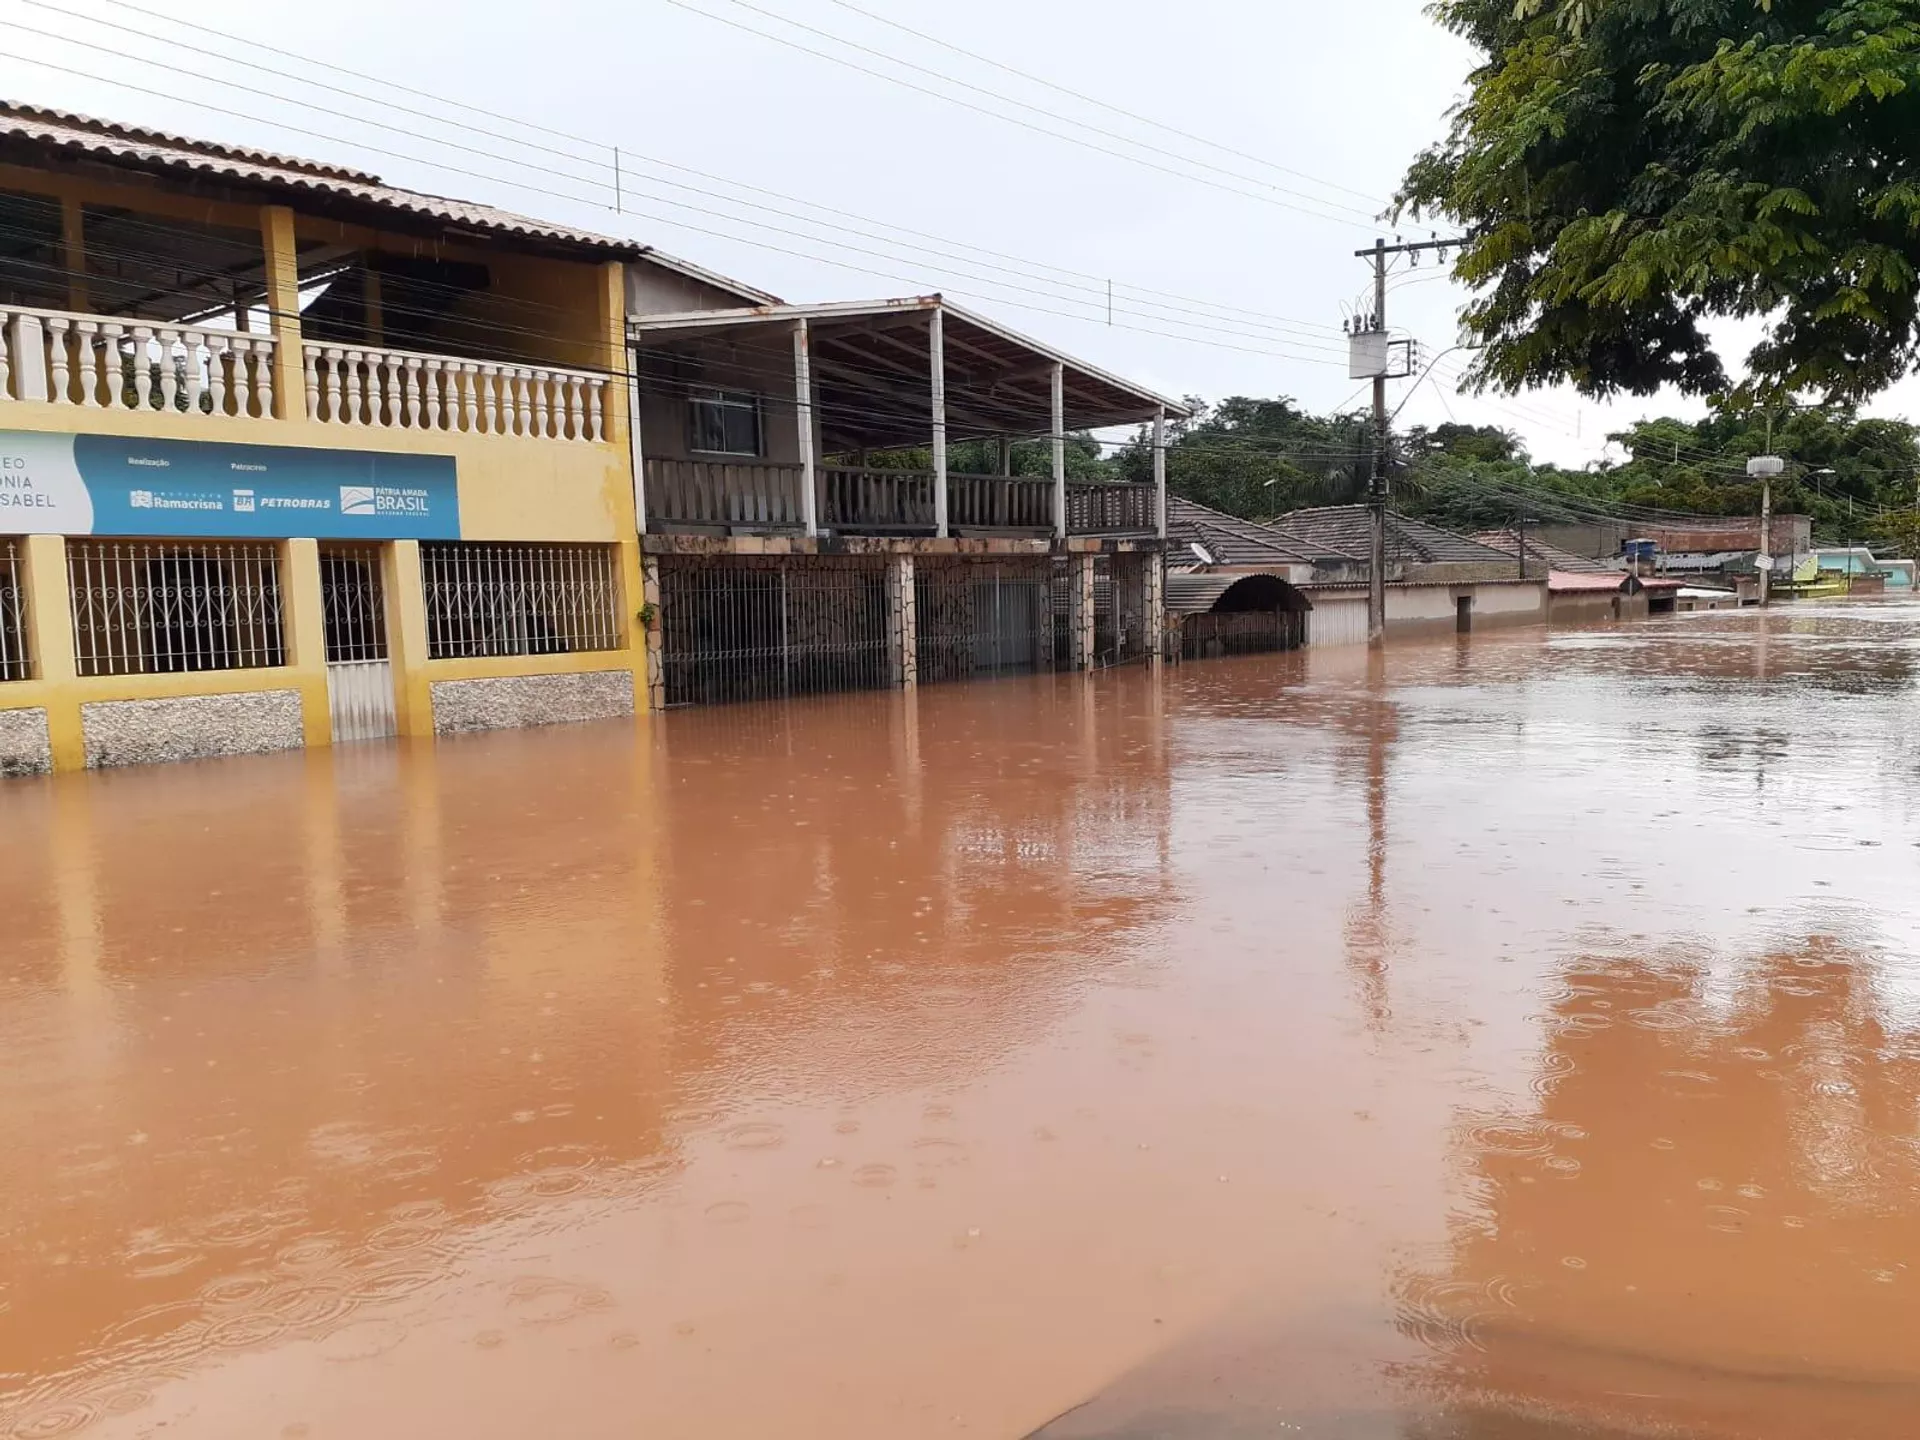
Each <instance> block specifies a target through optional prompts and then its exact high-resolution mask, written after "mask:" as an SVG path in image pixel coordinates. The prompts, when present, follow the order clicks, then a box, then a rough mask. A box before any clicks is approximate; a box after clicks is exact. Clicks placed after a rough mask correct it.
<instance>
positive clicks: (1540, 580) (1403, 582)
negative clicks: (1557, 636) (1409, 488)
mask: <svg viewBox="0 0 1920 1440" xmlns="http://www.w3.org/2000/svg"><path fill="white" fill-rule="evenodd" d="M1266 528H1267V529H1269V530H1271V531H1273V532H1275V533H1276V534H1277V535H1278V536H1279V537H1280V538H1281V539H1282V540H1284V541H1285V542H1287V543H1289V544H1293V545H1297V546H1308V547H1313V546H1319V547H1323V548H1327V549H1332V550H1338V551H1342V552H1345V553H1347V554H1352V555H1358V556H1360V557H1362V558H1363V561H1364V558H1365V557H1367V556H1368V555H1369V554H1370V552H1371V546H1372V528H1373V518H1372V515H1371V514H1370V512H1369V511H1368V509H1367V507H1366V506H1365V505H1327V506H1321V507H1319V508H1316V509H1311V510H1292V511H1289V512H1288V513H1287V514H1285V515H1282V516H1280V517H1279V518H1278V519H1276V520H1273V521H1271V522H1269V524H1268V525H1267V527H1266ZM1386 581H1387V614H1386V624H1387V634H1388V636H1389V637H1394V636H1411V635H1419V634H1446V633H1458V634H1465V633H1467V632H1468V631H1470V630H1472V629H1474V628H1475V626H1476V625H1480V626H1486V625H1528V624H1539V623H1542V622H1544V621H1545V620H1546V619H1547V582H1546V576H1545V575H1544V574H1530V575H1528V576H1526V577H1522V576H1521V574H1520V573H1519V565H1518V563H1517V562H1516V561H1515V559H1514V557H1512V556H1510V555H1507V554H1503V553H1502V552H1501V551H1499V550H1497V549H1495V548H1494V547H1492V546H1489V545H1483V544H1481V543H1480V542H1479V541H1477V540H1473V539H1469V538H1468V537H1467V536H1465V535H1456V534H1455V533H1454V532H1453V531H1451V530H1443V529H1441V528H1440V527H1439V526H1438V525H1429V524H1428V523H1427V522H1426V521H1424V520H1415V519H1413V518H1412V517H1411V516H1407V515H1400V514H1397V513H1394V512H1391V511H1390V512H1389V513H1388V515H1387V572H1386ZM1307 593H1308V597H1309V598H1310V599H1311V600H1312V601H1313V604H1314V608H1315V611H1316V614H1318V613H1319V612H1322V611H1325V610H1327V609H1328V607H1329V606H1330V605H1332V604H1333V603H1335V602H1336V601H1338V600H1344V601H1345V602H1346V603H1347V604H1348V605H1352V604H1354V603H1356V601H1357V603H1358V605H1359V607H1360V612H1359V613H1360V621H1359V630H1360V634H1359V638H1360V639H1362V640H1364V639H1365V636H1366V620H1365V605H1366V571H1365V568H1364V564H1363V567H1362V569H1361V571H1360V574H1359V578H1358V579H1357V580H1342V581H1329V580H1318V579H1317V580H1316V581H1315V582H1314V583H1313V584H1312V585H1310V586H1308V587H1307ZM1314 628H1315V632H1316V636H1317V634H1318V633H1319V631H1320V628H1321V627H1320V624H1319V622H1318V621H1317V620H1316V623H1315V627H1314ZM1328 628H1329V629H1330V628H1332V627H1331V626H1329V627H1328ZM1314 643H1316V644H1318V643H1321V642H1320V641H1319V640H1318V639H1317V638H1316V640H1315V642H1314Z"/></svg>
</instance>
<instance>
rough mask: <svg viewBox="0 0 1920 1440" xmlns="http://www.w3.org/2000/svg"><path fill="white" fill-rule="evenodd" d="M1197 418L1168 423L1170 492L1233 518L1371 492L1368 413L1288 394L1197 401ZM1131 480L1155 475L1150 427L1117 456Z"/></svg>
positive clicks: (1333, 502) (1328, 502)
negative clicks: (1313, 407) (1325, 408)
mask: <svg viewBox="0 0 1920 1440" xmlns="http://www.w3.org/2000/svg"><path fill="white" fill-rule="evenodd" d="M1189 403H1190V404H1191V405H1192V406H1193V410H1194V414H1193V417H1192V418H1191V419H1188V420H1178V421H1174V422H1172V423H1171V424H1170V425H1169V427H1168V442H1167V445H1168V448H1167V489H1168V490H1169V491H1171V492H1172V493H1173V494H1175V495H1181V496H1184V497H1186V498H1187V499H1189V500H1197V501H1199V502H1200V503H1201V504H1202V505H1210V506H1212V507H1213V508H1214V509H1216V510H1224V511H1225V512H1227V513H1228V514H1229V515H1240V516H1245V517H1250V518H1264V517H1268V516H1272V515H1277V514H1279V513H1280V512H1282V511H1284V510H1297V509H1299V508H1300V507H1301V506H1304V505H1336V504H1344V503H1346V502H1347V501H1349V500H1354V499H1357V498H1359V496H1360V495H1361V494H1362V493H1363V492H1364V491H1365V489H1366V483H1367V476H1368V474H1369V473H1370V469H1369V467H1370V465H1371V457H1372V453H1373V451H1372V438H1371V437H1372V429H1371V426H1372V422H1371V421H1370V420H1369V419H1368V417H1367V416H1366V414H1365V413H1364V412H1363V411H1358V410H1349V411H1342V412H1340V413H1337V414H1333V415H1314V414H1311V413H1310V412H1308V411H1305V410H1302V409H1301V408H1300V406H1299V405H1298V404H1296V403H1295V402H1294V401H1293V400H1292V399H1290V398H1288V397H1287V396H1284V395H1283V396H1281V397H1279V398H1278V399H1274V400H1254V399H1249V398H1247V397H1246V396H1244V395H1236V396H1232V397H1230V398H1229V399H1226V400H1222V401H1221V402H1220V403H1219V404H1218V405H1212V406H1209V405H1206V404H1204V403H1202V402H1200V401H1197V400H1192V401H1189ZM1116 459H1117V464H1118V469H1119V473H1120V475H1121V477H1122V478H1124V479H1128V480H1147V479H1151V478H1152V474H1153V450H1152V444H1151V441H1150V439H1149V437H1148V435H1147V433H1146V432H1145V431H1144V430H1143V431H1142V432H1141V433H1140V435H1138V436H1137V437H1136V438H1135V439H1134V441H1133V443H1132V444H1130V445H1128V446H1127V447H1126V448H1125V449H1123V450H1122V451H1121V452H1120V453H1119V455H1118V456H1117V457H1116Z"/></svg>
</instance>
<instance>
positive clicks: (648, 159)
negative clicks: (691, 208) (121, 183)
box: [22, 0, 1327, 336]
mask: <svg viewBox="0 0 1920 1440" xmlns="http://www.w3.org/2000/svg"><path fill="white" fill-rule="evenodd" d="M22 3H25V4H30V5H34V6H36V7H37V8H40V9H44V10H49V11H52V12H54V13H56V14H60V15H62V16H65V17H67V18H69V19H76V20H84V21H87V22H89V23H91V24H95V25H101V26H105V27H109V28H112V29H116V30H120V31H122V32H123V33H126V34H131V35H137V36H140V37H141V38H143V39H147V40H154V41H158V42H160V43H162V44H169V45H174V46H176V47H178V48H181V49H185V50H189V51H191V52H192V53H195V54H200V55H208V56H212V57H213V58H217V59H221V60H223V61H225V62H227V63H231V64H236V65H242V66H245V67H247V68H248V69H252V70H257V71H260V72H262V73H264V74H269V75H273V76H275V77H276V78H279V79H285V80H292V81H294V82H295V83H298V84H305V85H312V86H315V87H316V88H319V89H325V90H330V91H332V92H334V93H336V94H341V95H345V96H348V97H349V98H352V99H356V100H360V101H362V102H363V103H367V104H375V105H387V106H390V107H391V108H396V109H399V110H400V111H401V112H402V113H406V114H412V115H416V116H420V117H421V118H426V119H432V120H434V121H435V122H436V123H440V124H453V123H456V122H453V121H449V120H445V119H442V118H441V117H437V116H433V115H432V114H431V113H430V112H427V111H421V110H415V109H411V108H408V107H397V106H392V102H390V101H388V100H385V99H382V98H378V97H375V96H370V95H365V94H362V93H361V92H358V91H353V90H347V89H345V88H343V87H340V86H334V85H329V84H327V83H326V82H323V81H317V80H314V79H312V78H310V77H307V76H302V75H296V74H293V73H291V72H289V71H286V70H281V69H277V68H275V67H273V66H267V65H261V64H259V63H257V62H255V61H251V60H247V59H245V58H243V57H240V56H234V55H227V54H224V53H222V52H216V51H208V50H206V49H204V48H202V47H199V46H191V45H187V44H185V43H184V42H182V41H178V40H174V39H171V38H169V37H166V36H162V35H156V34H153V33H152V32H150V31H145V30H140V29H137V28H135V27H132V26H126V25H121V24H119V23H118V22H116V21H110V20H104V19H102V18H100V17H98V16H94V15H89V14H86V13H84V12H76V11H72V10H68V9H65V8H63V7H61V6H59V5H54V4H50V3H47V0H22ZM107 3H109V4H112V5H114V6H116V7H117V8H119V9H122V10H130V11H133V12H134V13H136V14H141V15H146V16H149V17H150V18H153V19H157V20H162V21H166V22H167V23H171V24H176V25H180V26H184V27H186V28H188V29H190V30H193V31H195V32H198V33H200V34H205V35H210V36H214V37H216V38H218V39H221V40H223V41H226V42H227V43H228V44H230V45H244V46H249V47H252V48H254V49H258V50H262V51H265V52H267V53H269V54H274V55H281V56H286V57H288V58H292V59H296V60H302V61H304V63H309V64H312V65H316V66H319V67H320V68H323V69H325V70H328V71H330V72H332V73H335V74H340V75H346V76H349V77H351V78H354V79H358V80H363V81H365V82H367V83H368V84H371V85H376V86H379V87H381V88H382V89H398V90H400V91H402V92H404V93H406V94H410V95H415V96H418V97H421V98H424V99H428V100H433V101H434V102H436V103H438V104H443V105H447V106H451V107H453V108H456V109H461V110H465V111H468V112H470V113H474V114H478V115H482V116H485V117H486V118H488V119H491V120H496V121H499V122H500V123H502V124H506V125H512V126H519V127H523V128H526V129H530V130H535V131H539V132H540V133H543V134H550V135H555V136H558V137H559V138H562V139H568V140H573V141H575V142H576V143H578V144H582V145H587V146H589V147H592V148H593V149H594V150H596V151H599V150H606V151H608V152H609V153H616V152H617V153H618V154H620V156H621V158H622V159H623V160H626V161H634V160H638V161H641V162H643V163H645V164H649V165H655V166H658V167H660V168H663V169H667V170H673V171H676V172H677V173H680V174H683V175H692V176H695V177H698V178H700V179H703V180H708V181H711V182H713V183H715V184H721V185H727V186H731V187H732V188H734V189H736V190H742V191H746V192H748V193H750V194H756V195H766V196H769V197H771V198H773V199H776V200H781V201H784V202H786V203H788V204H794V205H801V206H804V207H806V208H807V209H810V210H815V211H818V212H820V213H821V214H826V215H835V216H838V217H840V218H842V219H847V220H854V221H857V222H859V223H860V224H863V225H868V226H877V227H879V228H880V229H882V230H888V231H892V232H894V233H896V234H901V235H910V236H913V237H915V238H916V239H923V240H932V241H934V242H936V243H938V244H942V245H950V246H952V247H954V248H955V249H959V250H965V251H971V252H973V253H975V254H978V255H987V256H991V257H994V258H996V259H1000V260H1008V261H1012V262H1013V263H1014V265H1015V266H1017V267H1024V269H1026V270H1044V271H1051V272H1053V273H1054V274H1057V275H1064V276H1069V277H1071V278H1073V279H1076V280H1082V281H1086V282H1088V283H1087V284H1086V285H1084V286H1081V287H1077V288H1083V289H1087V290H1089V291H1093V290H1095V289H1098V291H1099V293H1101V294H1104V293H1105V287H1106V286H1107V285H1108V284H1113V285H1115V286H1116V288H1118V289H1120V290H1124V291H1129V292H1132V293H1133V294H1135V295H1137V296H1142V297H1152V296H1161V297H1163V298H1165V299H1169V300H1178V301H1182V302H1184V303H1186V304H1189V305H1194V306H1199V307H1201V308H1202V309H1203V310H1206V311H1212V312H1217V313H1219V314H1220V315H1222V316H1223V317H1228V318H1232V317H1237V316H1247V317H1252V318H1255V319H1259V320H1267V321H1272V322H1274V326H1275V328H1278V329H1292V330H1296V331H1300V332H1302V333H1305V334H1309V335H1312V336H1320V335H1324V334H1325V333H1326V331H1327V327H1326V326H1325V325H1323V324H1321V323H1319V322H1317V321H1306V320H1301V319H1299V318H1297V317H1290V316H1284V315H1276V314H1273V313H1271V312H1266V311H1258V310H1251V309H1248V308H1247V307H1245V306H1233V305H1223V304H1221V303H1220V302H1217V301H1211V300H1206V299H1203V298H1200V297H1196V296H1192V295H1183V294H1179V293H1177V292H1172V291H1166V290H1160V289H1155V288H1150V287H1143V286H1138V285H1135V284H1132V283H1131V282H1128V281H1123V280H1112V279H1110V278H1109V277H1107V276H1101V275H1094V274H1091V273H1089V272H1087V271H1082V270H1074V269H1071V268H1069V267H1066V266H1060V265H1054V264H1051V263H1049V262H1046V261H1041V260H1034V259H1032V258H1030V257H1023V256H1018V255H1013V254H1010V253H1008V252H1006V251H1002V250H995V249H992V248H990V247H987V246H981V245H975V244H972V243H970V242H966V241H960V240H953V239H950V238H948V237H946V236H941V235H935V234H932V233H931V232H928V231H924V230H915V229H913V228H911V227H909V226H903V225H899V224H896V223H894V222H892V221H888V220H880V219H875V218H874V217H872V216H865V215H861V214H858V213H856V212H853V211H848V210H840V209H836V208H834V207H832V206H827V205H820V204H818V203H816V202H813V201H810V200H805V199H802V198H800V197H798V196H793V195H788V194H785V193H783V192H781V191H777V190H769V189H765V188H763V187H760V186H755V185H749V184H745V183H744V182H741V181H737V180H732V179H729V178H727V177H724V176H719V175H715V174H712V173H711V172H708V171H704V170H699V169H696V168H694V167H692V166H687V165H681V164H678V163H676V162H674V161H670V160H664V159H662V158H660V157H659V156H655V155H648V154H644V153H642V152H640V151H636V150H633V149H623V148H621V147H617V146H610V145H608V144H607V143H606V142H604V141H597V140H590V139H587V138H585V137H581V136H577V135H572V134H570V133H569V132H566V131H560V130H552V129H550V128H549V127H546V126H542V125H537V124H535V123H533V122H531V121H526V120H522V119H519V118H517V117H514V116H509V115H504V114H502V113H500V112H498V111H494V110H488V109H485V108H483V107H480V106H474V105H469V104H467V103H466V102H464V101H460V100H455V99H450V98H447V97H444V96H439V95H435V94H433V93H431V92H429V91H424V90H418V89H414V88H411V87H408V86H404V85H396V84H395V83H394V82H392V81H390V80H387V79H384V78H382V77H379V76H375V75H371V74H368V73H366V72H364V71H358V70H351V69H348V68H347V67H345V66H340V65H333V64H329V63H327V62H324V61H320V60H306V58H305V57H301V56H296V55H292V54H291V52H288V51H284V50H280V49H278V48H276V47H274V46H271V45H266V44H264V43H262V42H260V41H256V40H251V39H248V38H246V37H244V36H240V35H235V34H232V33H230V32H226V31H221V30H216V29H213V28H212V27H209V26H205V25H197V24H194V23H193V22H190V21H186V20H179V19H177V18H175V17H172V16H169V15H166V14H164V13H163V12H157V11H151V10H146V9H143V8H142V7H140V6H137V5H133V4H130V3H128V0H107ZM57 38H59V39H62V40H67V41H69V42H70V43H76V44H85V43H86V42H83V41H78V40H76V39H74V38H73V37H67V36H60V37H57ZM96 48H97V47H96ZM113 53H115V54H116V55H118V54H121V52H118V51H116V52H113ZM124 58H135V59H137V58H140V57H132V56H127V57H124ZM195 73H196V74H197V72H195ZM198 78H203V79H213V78H214V77H209V76H198ZM215 83H226V82H224V81H220V80H216V82H215ZM275 98H285V99H291V97H283V96H279V95H277V94H276V96H275ZM293 103H296V104H302V105H305V106H306V108H319V107H313V106H311V105H309V104H308V103H307V102H303V101H294V102H293ZM326 113H330V114H337V113H339V112H335V111H328V112H326ZM349 118H353V119H356V120H357V119H359V118H360V117H359V116H351V117H349ZM383 128H393V127H383ZM469 128H471V127H469ZM406 133H409V134H411V133H413V132H411V131H408V132H406ZM477 133H481V134H487V135H490V136H493V137H494V138H499V139H503V140H505V141H506V142H507V143H509V144H515V145H521V146H524V147H526V148H529V149H536V150H542V151H544V152H545V153H550V154H555V155H561V156H563V157H570V158H577V159H581V160H583V161H585V162H586V163H588V164H592V165H595V166H597V167H599V168H602V169H607V170H609V171H610V170H611V169H612V166H611V164H610V162H608V161H603V160H595V159H593V158H591V157H588V156H579V155H573V154H572V152H566V151H559V150H553V149H551V148H550V147H545V146H540V145H536V144H533V143H532V142H528V141H523V140H518V139H514V138H513V137H511V136H502V135H499V134H498V133H497V132H492V131H484V130H483V131H479V132H477ZM421 138H432V137H421ZM436 143H438V142H436ZM656 178H657V177H656ZM657 183H661V184H672V183H673V182H671V181H666V180H658V181H657ZM679 188H686V189H689V190H693V189H694V187H679ZM695 193H702V194H705V193H710V192H705V191H695ZM720 198H725V199H727V200H729V201H730V203H735V204H748V205H751V202H747V201H741V200H738V199H737V198H735V197H732V196H725V197H720ZM755 208H758V207H755ZM775 213H779V212H775ZM809 223H819V222H814V221H811V220H810V221H809ZM856 233H857V232H856ZM968 263H980V262H976V261H969V262H968ZM990 268H1000V267H997V266H996V267H990ZM1008 273H1021V271H1020V270H1018V269H1015V270H1010V271H1009V272H1008ZM1156 308H1170V307H1156Z"/></svg>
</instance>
